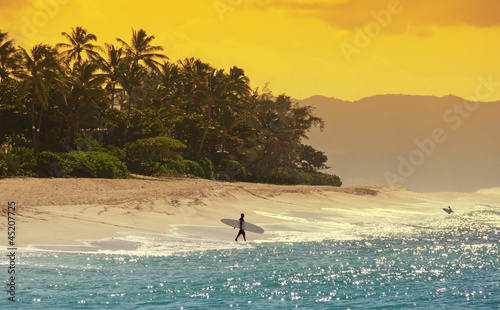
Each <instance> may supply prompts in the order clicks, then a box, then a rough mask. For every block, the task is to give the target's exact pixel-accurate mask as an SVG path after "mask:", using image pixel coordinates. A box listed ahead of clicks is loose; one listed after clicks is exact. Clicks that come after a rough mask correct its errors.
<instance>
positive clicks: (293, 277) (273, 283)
mask: <svg viewBox="0 0 500 310" xmlns="http://www.w3.org/2000/svg"><path fill="white" fill-rule="evenodd" d="M370 225H372V226H370V227H369V229H367V227H364V224H362V223H359V225H358V226H359V229H358V230H356V229H354V230H355V231H352V230H353V229H352V227H350V228H349V229H351V231H350V236H355V238H351V237H350V238H344V240H335V239H325V240H317V241H297V242H276V241H275V240H266V241H260V242H248V243H246V244H243V243H238V244H237V245H233V243H231V244H230V245H229V246H225V247H224V246H220V247H219V248H218V247H217V246H215V248H211V249H207V250H201V251H200V250H193V249H192V247H191V248H190V250H186V251H178V252H174V253H165V254H162V253H161V252H154V253H155V254H154V255H149V254H148V255H143V254H144V253H147V251H146V250H144V253H141V247H139V249H138V250H137V251H135V252H123V253H113V252H109V253H67V252H66V253H64V252H54V251H28V250H25V251H24V252H23V251H21V252H20V253H19V254H18V255H19V260H20V263H19V265H18V274H17V276H18V277H17V283H18V287H17V288H16V299H17V301H16V302H15V303H12V302H9V301H8V300H7V297H8V296H7V294H4V297H3V298H2V300H0V308H2V309H5V308H6V307H13V306H14V307H13V308H20V309H21V308H24V309H112V308H117V309H182V308H183V309H201V308H203V309H210V308H215V307H221V308H231V307H233V308H235V307H241V308H252V309H290V308H295V307H298V308H303V309H312V308H314V309H368V308H369V309H440V308H445V309H500V255H499V244H500V243H499V239H500V211H499V209H498V208H496V207H493V206H488V205H481V206H476V207H474V208H471V209H470V210H468V211H467V212H464V213H462V214H456V215H452V216H443V217H441V218H439V219H436V220H432V221H426V222H422V223H421V224H420V225H414V223H413V222H412V223H411V225H410V224H408V223H400V224H398V225H395V226H394V227H393V228H392V229H391V230H387V227H381V229H377V227H376V225H375V226H373V224H370ZM382 228H383V229H382ZM381 231H382V232H383V233H381ZM231 232H232V231H231ZM371 232H373V233H371ZM401 232H405V233H401ZM192 242H196V241H192ZM235 244H236V243H235ZM150 246H151V245H150ZM163 246H165V247H168V244H167V245H163ZM1 267H2V268H3V269H5V270H6V264H5V263H4V261H2V266H1ZM6 277H7V276H6V272H5V274H4V278H6ZM6 284H7V282H6V281H3V282H2V285H3V286H2V290H3V291H6Z"/></svg>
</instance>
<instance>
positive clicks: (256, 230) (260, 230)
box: [220, 219, 264, 234]
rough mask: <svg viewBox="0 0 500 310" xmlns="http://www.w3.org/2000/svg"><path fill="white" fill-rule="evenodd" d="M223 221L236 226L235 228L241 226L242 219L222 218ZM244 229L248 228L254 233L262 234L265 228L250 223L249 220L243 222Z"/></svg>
mask: <svg viewBox="0 0 500 310" xmlns="http://www.w3.org/2000/svg"><path fill="white" fill-rule="evenodd" d="M220 221H221V222H222V223H224V224H226V225H229V226H232V227H235V228H240V220H232V219H222V220H220ZM242 228H243V230H248V231H251V232H254V233H258V234H262V233H264V229H263V228H262V227H259V226H257V225H255V224H252V223H248V222H243V227H242Z"/></svg>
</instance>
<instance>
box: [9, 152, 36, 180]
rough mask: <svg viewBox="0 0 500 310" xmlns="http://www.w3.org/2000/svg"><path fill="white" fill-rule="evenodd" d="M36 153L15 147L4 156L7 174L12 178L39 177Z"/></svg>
mask: <svg viewBox="0 0 500 310" xmlns="http://www.w3.org/2000/svg"><path fill="white" fill-rule="evenodd" d="M34 155H35V153H34V152H33V150H32V149H30V148H25V147H15V148H13V149H12V150H11V151H10V152H9V153H8V154H5V155H4V160H5V163H6V164H7V174H8V175H10V176H27V177H32V176H37V175H36V172H35V171H36V165H37V164H36V160H35V156H34Z"/></svg>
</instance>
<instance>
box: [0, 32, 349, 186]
mask: <svg viewBox="0 0 500 310" xmlns="http://www.w3.org/2000/svg"><path fill="white" fill-rule="evenodd" d="M61 39H62V41H63V42H61V43H59V44H57V45H56V46H50V45H47V44H43V43H40V44H37V45H35V46H33V47H32V48H31V49H25V48H23V47H20V46H16V44H15V42H14V41H13V40H10V39H9V37H8V34H7V33H2V32H1V31H0V117H1V123H2V124H1V125H0V139H1V140H0V142H1V143H2V146H3V151H4V153H7V155H8V153H9V152H13V153H16V152H17V153H18V154H24V155H23V156H24V157H23V156H18V157H17V161H18V163H17V164H18V165H19V166H23V165H24V166H30V165H31V166H30V167H32V168H33V167H34V168H33V169H31V170H32V174H34V175H37V173H36V166H37V164H38V165H41V164H40V156H38V155H37V154H41V153H45V155H44V156H45V157H47V156H48V155H47V154H46V153H47V152H52V153H54V154H56V155H57V156H59V157H58V158H60V157H61V156H63V157H64V154H69V153H71V152H104V153H107V154H108V155H110V156H114V157H117V158H118V159H119V160H121V161H123V162H125V163H126V164H127V167H128V169H129V170H130V171H132V172H138V173H161V172H162V171H163V172H166V173H168V172H174V173H175V172H187V173H193V174H195V175H197V174H202V176H205V177H213V176H214V175H215V176H217V173H218V172H220V171H223V170H224V169H225V170H226V172H227V170H228V165H229V164H230V165H233V166H237V167H238V168H237V169H229V170H231V171H233V172H232V174H233V175H230V178H231V179H238V175H240V176H242V175H244V176H245V178H248V179H249V180H256V181H269V182H278V183H280V182H282V183H283V182H284V183H287V182H288V183H314V184H316V183H317V184H331V185H336V186H340V185H341V182H340V179H339V178H338V177H337V176H331V175H326V174H322V173H320V172H319V170H320V169H324V168H327V167H326V166H325V163H326V161H327V157H326V156H325V155H324V153H323V152H321V151H317V150H315V149H314V148H312V147H311V146H308V145H305V144H303V141H304V139H305V138H307V132H308V131H309V130H310V128H311V127H313V126H319V127H322V126H323V120H322V119H321V118H319V117H317V116H315V115H314V113H313V110H312V108H311V107H309V106H299V105H298V104H296V103H294V102H292V101H291V99H290V98H289V97H288V96H286V95H280V96H278V97H274V96H273V95H272V94H271V92H270V91H269V90H267V86H266V87H265V88H264V89H263V90H259V89H252V88H251V87H250V79H249V78H248V77H247V76H246V75H245V72H244V70H243V69H241V68H238V67H236V66H234V67H232V68H230V69H229V70H228V71H226V70H224V69H217V68H214V67H212V66H211V65H210V64H208V63H206V62H203V61H202V60H200V59H194V58H186V59H183V60H179V61H176V62H172V61H170V60H169V58H168V57H167V56H166V55H164V54H163V53H162V52H163V47H161V46H155V45H154V43H153V41H154V39H155V37H154V36H151V35H148V34H147V33H146V31H144V30H143V29H140V30H138V31H136V30H133V31H132V36H131V38H130V39H129V40H124V39H121V38H117V39H116V42H115V43H114V44H110V43H105V44H104V45H102V46H101V45H98V43H97V37H96V36H95V35H94V34H91V33H89V32H88V31H87V30H86V29H84V28H82V27H76V28H75V29H72V31H71V33H66V32H63V33H62V38H61ZM165 138H168V139H167V140H166V139H165ZM16 149H17V151H16ZM20 149H22V150H23V151H19V150H20ZM141 149H142V151H141ZM145 150H147V152H146V151H145ZM146 153H147V154H149V155H147V156H146ZM26 154H31V155H29V156H28V155H26ZM82 154H83V153H82ZM82 154H80V155H81V156H84V155H82ZM7 155H6V154H3V155H2V156H3V157H5V156H7ZM73 155H74V154H73ZM26 156H28V157H26ZM30 156H31V157H30ZM37 156H38V157H37ZM50 156H52V155H50ZM50 156H49V157H50ZM155 156H156V157H155ZM51 158H52V157H51ZM68 158H69V157H68ZM1 160H2V158H1V157H0V166H1ZM5 160H7V159H4V161H5ZM37 160H38V161H37ZM61 160H62V159H61ZM14 161H15V160H14ZM26 161H31V164H27V163H26ZM56 161H57V160H56ZM80 161H83V160H80ZM10 162H12V158H11V159H10ZM180 163H182V164H180ZM7 165H9V160H7ZM11 166H12V164H11ZM212 166H213V167H212ZM224 166H225V167H224ZM165 167H167V168H165ZM8 168H9V169H11V168H12V167H10V166H9V167H8ZM73 168H75V167H73ZM207 169H208V170H210V169H212V170H213V172H212V174H210V173H208V174H207V171H208V170H207ZM1 170H2V168H1V167H0V175H1ZM11 170H12V169H11ZM28 170H29V169H27V171H28ZM73 170H75V169H73ZM202 170H203V171H204V172H203V173H202V172H201V171H202ZM234 171H238V172H236V173H235V172H234ZM38 174H39V175H42V174H40V173H38ZM235 174H236V175H235Z"/></svg>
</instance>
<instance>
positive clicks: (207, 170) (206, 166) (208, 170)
mask: <svg viewBox="0 0 500 310" xmlns="http://www.w3.org/2000/svg"><path fill="white" fill-rule="evenodd" d="M195 162H196V163H197V164H198V165H199V166H200V167H201V169H203V177H204V178H205V179H209V180H215V176H216V174H215V166H214V164H213V163H212V162H211V161H210V159H208V158H206V157H202V158H198V159H196V160H195Z"/></svg>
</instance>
